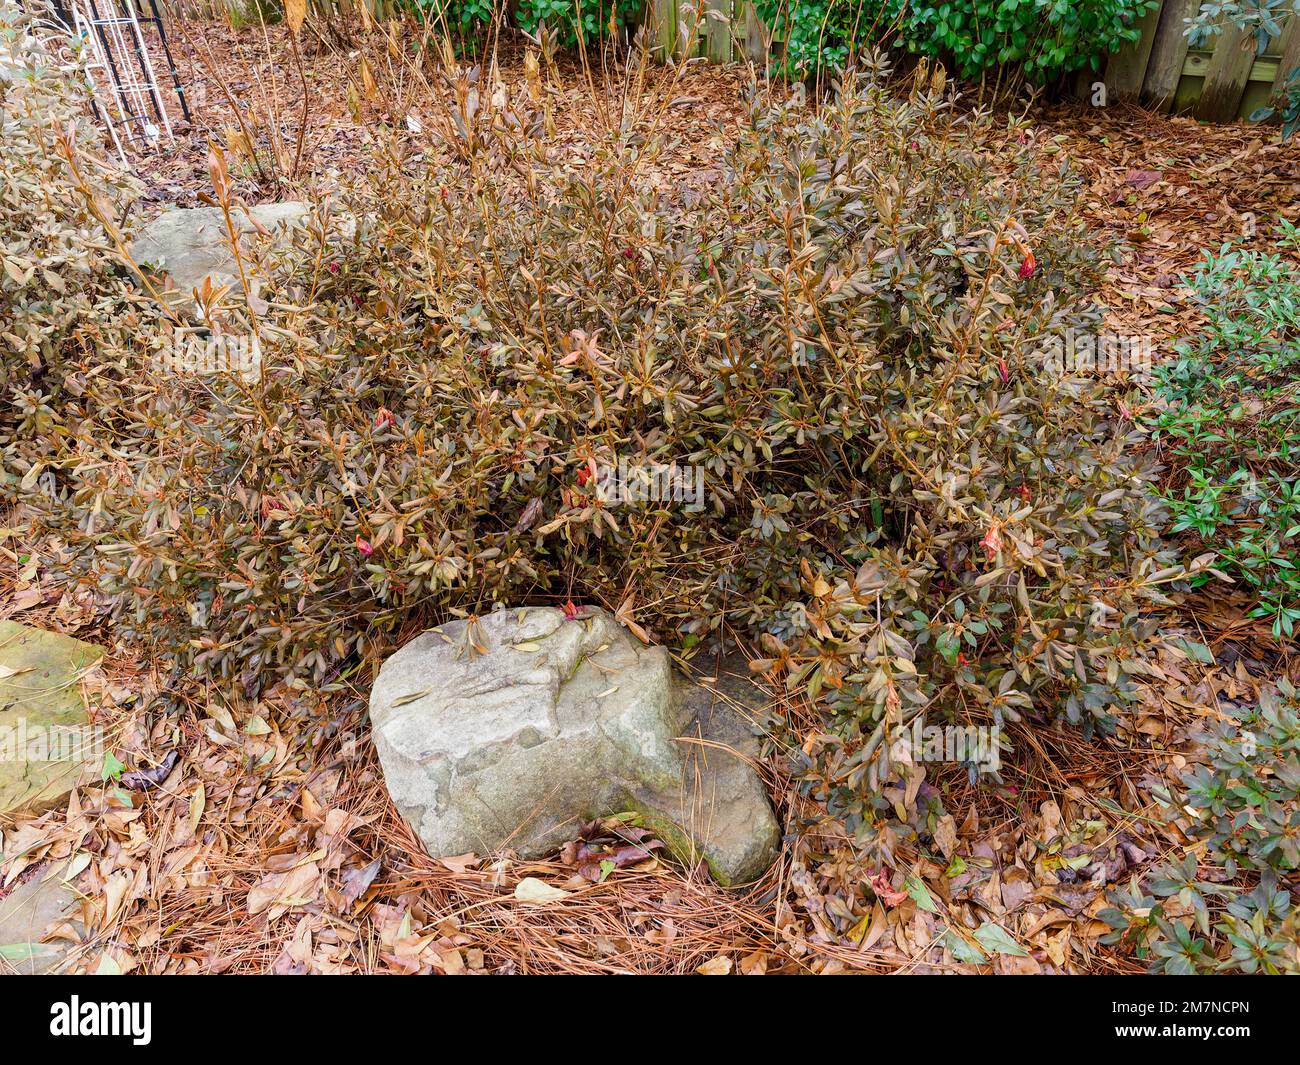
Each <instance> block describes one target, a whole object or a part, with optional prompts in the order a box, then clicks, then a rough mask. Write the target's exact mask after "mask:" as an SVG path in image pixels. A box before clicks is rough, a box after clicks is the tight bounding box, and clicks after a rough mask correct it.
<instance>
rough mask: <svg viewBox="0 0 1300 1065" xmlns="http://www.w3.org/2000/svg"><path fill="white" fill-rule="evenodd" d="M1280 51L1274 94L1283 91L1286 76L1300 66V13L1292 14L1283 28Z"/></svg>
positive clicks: (1274, 78) (1274, 79)
mask: <svg viewBox="0 0 1300 1065" xmlns="http://www.w3.org/2000/svg"><path fill="white" fill-rule="evenodd" d="M1278 53H1279V54H1280V55H1281V57H1282V58H1281V59H1279V60H1278V62H1277V74H1276V75H1275V76H1274V77H1273V88H1272V90H1271V92H1272V94H1273V95H1274V96H1276V95H1277V94H1278V93H1280V92H1281V91H1282V86H1283V85H1285V84H1286V76H1287V75H1288V74H1290V73H1291V71H1293V70H1295V68H1296V67H1300V15H1292V16H1291V18H1290V19H1288V20H1287V24H1286V25H1285V26H1284V27H1283V28H1282V36H1281V38H1280V39H1279V44H1278Z"/></svg>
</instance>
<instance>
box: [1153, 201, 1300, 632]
mask: <svg viewBox="0 0 1300 1065" xmlns="http://www.w3.org/2000/svg"><path fill="white" fill-rule="evenodd" d="M1190 283H1191V286H1192V289H1193V291H1194V292H1195V294H1196V298H1197V299H1198V301H1199V302H1200V304H1201V307H1202V309H1203V311H1204V313H1205V327H1204V330H1203V331H1202V332H1201V334H1200V335H1199V336H1197V337H1195V338H1193V339H1192V340H1191V341H1188V342H1186V343H1183V344H1180V345H1179V348H1178V357H1177V359H1175V360H1173V361H1172V362H1168V363H1164V364H1162V365H1160V366H1159V367H1157V370H1156V379H1157V383H1158V392H1157V394H1158V396H1159V398H1160V399H1161V400H1162V401H1163V403H1164V404H1165V406H1164V409H1163V410H1162V411H1161V412H1160V414H1159V415H1158V417H1157V418H1156V421H1155V423H1154V425H1153V434H1154V435H1155V438H1156V439H1157V440H1158V441H1159V442H1160V444H1161V447H1162V450H1163V451H1164V452H1165V454H1166V455H1167V456H1168V457H1169V458H1172V459H1174V460H1176V464H1177V469H1178V470H1179V476H1178V478H1177V480H1176V481H1175V482H1174V484H1175V487H1174V488H1173V490H1171V492H1170V493H1169V500H1168V501H1169V504H1170V506H1171V507H1172V509H1173V514H1174V523H1173V525H1172V526H1171V528H1172V531H1174V532H1188V533H1192V534H1194V535H1195V537H1196V538H1197V541H1196V544H1195V545H1194V550H1200V549H1201V548H1202V546H1204V547H1209V548H1212V549H1214V550H1215V551H1217V552H1218V555H1219V560H1218V561H1217V562H1216V563H1215V565H1216V567H1218V568H1220V569H1222V570H1223V571H1225V572H1226V573H1227V574H1228V575H1230V576H1231V577H1233V578H1234V579H1236V580H1237V581H1239V582H1240V583H1241V584H1242V585H1244V586H1245V587H1246V588H1247V589H1249V590H1250V591H1251V592H1252V593H1253V594H1254V595H1256V596H1258V598H1259V603H1258V605H1257V606H1256V607H1255V609H1254V610H1253V611H1252V613H1253V615H1254V616H1256V617H1267V618H1271V619H1272V621H1273V631H1274V633H1275V634H1276V635H1278V636H1286V637H1290V636H1292V635H1293V634H1294V633H1295V631H1296V628H1297V623H1298V622H1300V231H1297V229H1296V227H1294V226H1293V225H1291V224H1290V223H1287V222H1285V221H1283V222H1281V223H1280V238H1279V240H1278V245H1277V251H1276V252H1257V251H1250V250H1233V249H1231V248H1229V247H1224V248H1223V249H1221V250H1220V251H1219V253H1218V254H1217V255H1216V254H1212V253H1206V255H1205V257H1204V260H1203V261H1202V263H1201V265H1200V267H1199V269H1198V270H1197V272H1196V274H1195V276H1193V277H1192V278H1191V280H1190Z"/></svg>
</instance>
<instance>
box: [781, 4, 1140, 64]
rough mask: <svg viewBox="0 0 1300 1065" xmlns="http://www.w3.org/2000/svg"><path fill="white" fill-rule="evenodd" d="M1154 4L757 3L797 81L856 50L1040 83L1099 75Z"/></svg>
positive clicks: (841, 62) (842, 59) (1131, 38)
mask: <svg viewBox="0 0 1300 1065" xmlns="http://www.w3.org/2000/svg"><path fill="white" fill-rule="evenodd" d="M1153 3H1154V0H1082V2H1081V0H945V2H943V3H934V2H930V0H920V2H917V3H910V2H904V0H807V2H800V3H791V2H788V0H759V3H758V4H757V5H756V10H757V11H758V13H759V16H760V17H761V18H762V19H763V21H764V22H765V23H766V24H767V25H769V26H774V27H776V29H777V36H778V37H779V38H780V39H781V40H783V41H785V42H786V45H785V47H786V51H785V66H786V70H787V72H788V73H790V74H791V75H792V76H795V77H813V76H819V75H821V74H823V73H825V72H833V71H835V70H839V69H841V68H842V67H843V66H844V63H845V61H846V60H847V59H848V57H849V56H850V55H851V54H852V53H853V52H855V51H857V50H859V49H865V48H871V47H876V46H879V45H882V44H890V45H893V46H896V47H899V48H903V49H905V50H906V51H908V52H912V53H914V54H917V55H923V56H927V57H929V58H931V59H938V60H940V61H942V62H943V63H944V64H946V65H947V66H948V67H949V69H951V70H952V71H954V72H955V73H956V74H957V75H959V76H960V77H962V78H966V79H969V80H972V81H980V80H982V79H989V78H991V77H994V76H995V75H996V74H997V72H998V71H999V70H1002V71H1003V74H1004V76H1005V77H1006V78H1007V79H1008V80H1015V79H1016V78H1018V77H1019V78H1024V79H1026V80H1028V81H1030V82H1032V83H1034V84H1038V85H1042V84H1046V83H1047V82H1050V81H1052V80H1053V79H1055V78H1057V77H1059V76H1060V75H1061V74H1066V73H1069V72H1071V71H1075V70H1080V69H1083V68H1088V69H1092V70H1100V69H1101V68H1102V65H1103V63H1104V61H1105V58H1106V56H1107V55H1108V54H1109V53H1111V52H1114V51H1117V50H1118V49H1119V48H1120V47H1121V46H1122V45H1124V44H1125V43H1126V42H1128V41H1133V40H1136V39H1137V37H1138V32H1139V31H1138V23H1139V22H1140V21H1141V19H1142V16H1143V15H1145V14H1146V12H1147V11H1148V10H1149V9H1150V8H1151V7H1152V6H1153Z"/></svg>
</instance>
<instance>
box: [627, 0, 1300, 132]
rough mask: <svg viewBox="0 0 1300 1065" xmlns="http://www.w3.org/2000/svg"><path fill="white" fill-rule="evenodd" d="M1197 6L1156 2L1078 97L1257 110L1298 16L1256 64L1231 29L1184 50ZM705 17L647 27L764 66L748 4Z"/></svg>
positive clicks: (687, 5) (1294, 42)
mask: <svg viewBox="0 0 1300 1065" xmlns="http://www.w3.org/2000/svg"><path fill="white" fill-rule="evenodd" d="M1200 6H1201V0H1162V2H1161V3H1158V4H1157V5H1156V6H1155V7H1154V8H1153V9H1152V10H1151V11H1150V12H1149V13H1148V14H1147V16H1146V17H1145V18H1144V19H1143V20H1142V37H1141V39H1140V40H1139V41H1137V43H1135V44H1132V45H1128V46H1126V47H1125V48H1124V49H1123V50H1121V51H1120V52H1118V53H1116V54H1115V55H1113V56H1111V57H1110V61H1109V62H1108V63H1107V65H1106V68H1105V73H1104V74H1103V75H1102V76H1100V77H1096V78H1093V77H1090V76H1087V75H1084V76H1082V77H1081V78H1080V91H1081V92H1082V93H1084V94H1088V93H1091V91H1092V83H1093V82H1094V81H1101V82H1103V83H1104V84H1105V86H1106V94H1107V100H1108V102H1109V101H1113V100H1115V99H1120V98H1127V99H1135V100H1138V101H1139V102H1140V103H1142V104H1143V105H1144V106H1147V107H1150V108H1152V109H1154V110H1158V111H1174V112H1177V113H1179V114H1184V113H1185V114H1192V115H1195V116H1196V117H1197V118H1199V119H1204V120H1206V121H1210V122H1230V121H1232V120H1233V119H1234V118H1237V117H1239V116H1245V115H1248V114H1250V112H1251V111H1254V110H1255V109H1256V108H1257V107H1261V106H1263V105H1264V103H1266V102H1267V101H1268V100H1269V99H1270V98H1271V97H1272V96H1273V95H1275V94H1276V93H1277V91H1278V90H1279V89H1280V88H1281V86H1282V83H1283V81H1284V80H1285V78H1286V75H1287V74H1288V73H1290V72H1291V71H1292V70H1294V69H1295V68H1296V67H1297V66H1300V17H1297V16H1291V17H1290V18H1288V19H1287V20H1286V21H1285V22H1284V23H1283V25H1282V35H1281V36H1280V37H1278V38H1275V39H1274V40H1273V41H1272V42H1271V43H1270V45H1269V47H1268V48H1267V49H1266V51H1265V54H1264V55H1263V56H1262V57H1257V56H1256V54H1255V51H1256V49H1255V41H1254V38H1253V37H1251V36H1250V35H1248V34H1244V33H1242V32H1241V31H1239V30H1238V29H1236V27H1234V26H1231V25H1229V26H1227V27H1225V29H1224V30H1223V31H1222V32H1220V33H1218V34H1215V35H1214V36H1213V37H1211V38H1210V39H1209V40H1208V41H1206V42H1205V44H1204V46H1203V47H1201V48H1192V47H1190V45H1189V42H1188V39H1187V37H1186V36H1185V35H1184V33H1183V30H1184V28H1185V24H1184V21H1183V20H1184V19H1186V18H1189V17H1191V16H1192V15H1194V14H1195V13H1196V12H1197V11H1198V10H1199V8H1200ZM704 11H705V13H706V14H705V17H704V18H702V19H701V17H700V14H699V6H698V0H649V2H648V9H647V12H646V20H647V22H648V23H649V25H650V30H651V33H652V35H653V37H654V40H655V43H656V46H657V47H659V48H662V49H664V50H665V53H666V54H669V55H673V56H677V57H683V56H688V55H700V56H706V57H708V58H709V59H710V60H712V61H713V62H715V63H727V62H732V61H733V60H740V59H745V58H748V59H752V60H753V61H754V62H755V63H758V64H762V63H763V62H764V60H765V59H766V58H767V56H768V54H769V52H770V50H771V49H772V47H773V41H772V34H771V32H770V31H769V30H768V29H767V28H766V27H764V26H763V24H762V23H761V22H760V21H759V19H758V16H757V15H755V14H754V10H753V7H752V6H751V5H750V3H749V2H748V0H704ZM775 47H777V48H779V47H780V44H779V42H777V43H776V44H775Z"/></svg>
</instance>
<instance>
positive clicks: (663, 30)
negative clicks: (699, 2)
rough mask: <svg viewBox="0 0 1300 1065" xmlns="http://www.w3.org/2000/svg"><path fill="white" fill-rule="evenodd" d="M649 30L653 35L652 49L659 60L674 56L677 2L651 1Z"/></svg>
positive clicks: (674, 0)
mask: <svg viewBox="0 0 1300 1065" xmlns="http://www.w3.org/2000/svg"><path fill="white" fill-rule="evenodd" d="M650 28H651V30H652V31H653V33H654V37H655V43H654V47H655V49H656V50H657V51H658V52H659V58H661V59H667V58H668V57H669V56H671V55H674V54H675V51H674V49H675V46H676V44H677V0H651V5H650Z"/></svg>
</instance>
